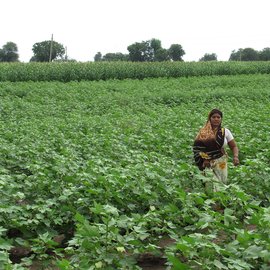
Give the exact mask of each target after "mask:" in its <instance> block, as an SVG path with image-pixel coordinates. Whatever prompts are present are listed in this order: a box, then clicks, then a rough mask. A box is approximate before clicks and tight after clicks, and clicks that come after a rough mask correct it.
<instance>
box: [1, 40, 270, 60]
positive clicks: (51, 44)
mask: <svg viewBox="0 0 270 270" xmlns="http://www.w3.org/2000/svg"><path fill="white" fill-rule="evenodd" d="M127 50H128V54H123V53H121V52H117V53H106V54H105V55H102V54H101V52H97V53H96V54H95V56H94V61H95V62H100V61H131V62H162V61H183V56H184V55H185V51H184V49H183V48H182V46H181V45H180V44H172V45H171V46H170V47H169V48H168V49H165V48H163V47H162V45H161V41H160V40H159V39H155V38H152V39H150V40H146V41H142V42H135V43H133V44H131V45H129V46H128V47H127ZM32 51H33V56H32V57H31V59H30V60H29V61H30V62H49V61H76V60H74V59H69V58H68V57H67V55H66V50H65V48H64V46H63V45H62V44H61V43H59V42H56V41H51V40H45V41H42V42H37V43H35V44H34V45H33V47H32ZM217 60H218V59H217V55H216V54H215V53H205V54H204V56H203V57H201V58H200V59H199V61H217ZM228 60H229V61H270V48H269V47H267V48H264V49H263V50H261V51H257V50H255V49H253V48H244V49H242V48H240V49H238V50H233V51H232V52H231V55H230V57H229V59H228ZM18 61H19V53H18V47H17V45H16V43H14V42H7V43H6V44H5V45H3V47H2V48H1V49H0V62H18Z"/></svg>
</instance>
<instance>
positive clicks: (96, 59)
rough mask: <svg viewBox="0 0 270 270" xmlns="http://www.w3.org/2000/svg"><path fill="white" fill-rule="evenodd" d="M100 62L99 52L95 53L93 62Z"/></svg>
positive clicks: (100, 55)
mask: <svg viewBox="0 0 270 270" xmlns="http://www.w3.org/2000/svg"><path fill="white" fill-rule="evenodd" d="M101 60H102V54H101V52H97V53H96V55H95V56H94V61H95V62H100V61H101Z"/></svg>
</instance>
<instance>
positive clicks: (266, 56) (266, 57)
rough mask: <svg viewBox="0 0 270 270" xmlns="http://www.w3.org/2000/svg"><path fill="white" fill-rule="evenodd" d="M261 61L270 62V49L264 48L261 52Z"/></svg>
mask: <svg viewBox="0 0 270 270" xmlns="http://www.w3.org/2000/svg"><path fill="white" fill-rule="evenodd" d="M259 59H260V60H261V61H270V48H264V49H263V50H262V51H260V52H259Z"/></svg>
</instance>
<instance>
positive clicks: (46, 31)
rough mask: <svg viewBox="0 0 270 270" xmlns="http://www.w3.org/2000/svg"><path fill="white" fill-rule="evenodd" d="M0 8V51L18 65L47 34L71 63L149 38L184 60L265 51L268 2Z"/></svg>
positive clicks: (75, 2) (113, 0)
mask: <svg viewBox="0 0 270 270" xmlns="http://www.w3.org/2000/svg"><path fill="white" fill-rule="evenodd" d="M0 8H1V15H0V48H2V46H3V45H4V44H6V43H7V42H9V41H12V42H14V43H16V44H17V46H18V51H19V56H20V58H19V60H20V61H23V62H28V61H29V59H30V58H31V57H32V55H33V52H32V47H33V45H34V44H35V43H36V42H42V41H44V40H50V39H51V35H52V34H53V38H54V40H55V41H57V42H59V43H61V44H62V45H63V46H64V47H66V48H67V55H68V57H69V58H72V59H76V60H77V61H93V58H94V55H95V54H96V53H97V52H101V53H102V55H104V54H106V53H109V52H114V53H116V52H121V53H128V51H127V47H128V46H129V45H131V44H133V43H135V42H141V41H145V40H150V39H152V38H156V39H159V40H160V41H161V44H162V47H163V48H166V49H168V48H169V47H170V45H171V44H181V45H182V47H183V49H184V51H185V53H186V54H185V55H184V57H183V58H184V60H185V61H198V60H199V58H201V57H202V56H203V55H204V54H205V53H216V54H217V57H218V60H225V61H226V60H228V59H229V56H230V54H231V52H232V50H238V49H239V48H247V47H251V48H254V49H256V50H262V49H263V48H266V47H270V33H269V26H270V15H269V10H270V1H269V0H256V1H255V0H46V1H45V0H11V1H9V0H2V1H1V5H0Z"/></svg>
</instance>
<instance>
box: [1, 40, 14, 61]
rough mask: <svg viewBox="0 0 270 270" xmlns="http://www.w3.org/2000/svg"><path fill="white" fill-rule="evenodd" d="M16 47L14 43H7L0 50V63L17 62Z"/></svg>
mask: <svg viewBox="0 0 270 270" xmlns="http://www.w3.org/2000/svg"><path fill="white" fill-rule="evenodd" d="M18 61H19V54H18V47H17V45H16V44H15V43H14V42H7V43H6V44H5V45H4V46H3V47H2V49H0V62H18Z"/></svg>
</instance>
